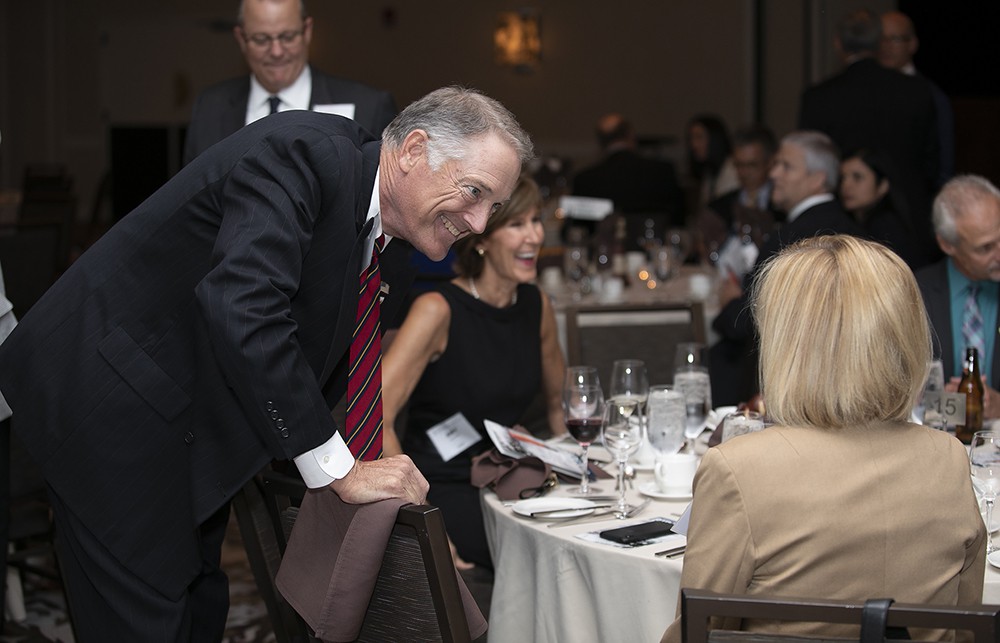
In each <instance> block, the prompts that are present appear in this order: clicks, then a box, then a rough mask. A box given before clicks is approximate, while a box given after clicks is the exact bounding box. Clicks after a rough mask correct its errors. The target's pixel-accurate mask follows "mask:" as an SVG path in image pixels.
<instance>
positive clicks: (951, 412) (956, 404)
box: [924, 391, 965, 426]
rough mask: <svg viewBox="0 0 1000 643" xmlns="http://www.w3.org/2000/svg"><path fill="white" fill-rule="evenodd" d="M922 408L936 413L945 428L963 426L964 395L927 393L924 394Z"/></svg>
mask: <svg viewBox="0 0 1000 643" xmlns="http://www.w3.org/2000/svg"><path fill="white" fill-rule="evenodd" d="M924 406H925V407H926V408H927V409H928V410H930V411H934V412H935V413H938V414H939V415H940V416H941V418H942V419H943V420H944V423H945V425H946V426H955V425H958V424H965V393H945V392H944V391H927V392H925V393H924Z"/></svg>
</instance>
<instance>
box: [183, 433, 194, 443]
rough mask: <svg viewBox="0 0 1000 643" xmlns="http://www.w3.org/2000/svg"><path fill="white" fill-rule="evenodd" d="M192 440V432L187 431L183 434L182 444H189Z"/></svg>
mask: <svg viewBox="0 0 1000 643" xmlns="http://www.w3.org/2000/svg"><path fill="white" fill-rule="evenodd" d="M192 442H194V433H191V432H190V431H188V432H187V433H185V434H184V444H191V443H192Z"/></svg>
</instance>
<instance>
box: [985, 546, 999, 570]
mask: <svg viewBox="0 0 1000 643" xmlns="http://www.w3.org/2000/svg"><path fill="white" fill-rule="evenodd" d="M986 562H988V563H989V564H990V565H993V566H994V567H996V568H997V569H1000V550H997V551H995V552H993V553H992V554H990V555H989V556H987V557H986Z"/></svg>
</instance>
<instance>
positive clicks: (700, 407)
mask: <svg viewBox="0 0 1000 643" xmlns="http://www.w3.org/2000/svg"><path fill="white" fill-rule="evenodd" d="M674 386H676V387H677V390H678V391H680V392H681V393H683V394H684V403H685V406H686V408H687V436H688V437H689V438H695V437H698V434H699V433H700V432H701V428H702V425H703V424H704V423H705V418H706V417H708V414H709V413H711V412H712V383H711V380H710V379H709V377H708V368H707V367H705V366H697V365H690V366H682V367H680V368H678V369H677V370H675V371H674Z"/></svg>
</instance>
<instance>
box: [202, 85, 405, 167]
mask: <svg viewBox="0 0 1000 643" xmlns="http://www.w3.org/2000/svg"><path fill="white" fill-rule="evenodd" d="M310 70H311V71H312V96H310V97H309V108H310V109H313V108H314V107H315V106H316V105H325V104H329V103H354V105H355V110H354V121H355V122H357V123H358V125H360V126H361V127H363V128H364V129H366V130H368V132H369V133H371V134H373V135H374V136H375V138H380V137H381V136H382V130H384V129H385V126H386V125H388V124H389V122H390V121H392V119H393V118H395V116H396V104H395V102H394V101H393V100H392V96H391V95H390V94H389V93H388V92H384V91H381V90H378V89H374V88H372V87H369V86H368V85H364V84H362V83H358V82H354V81H352V80H345V79H343V78H336V77H334V76H328V75H327V74H324V73H323V72H321V71H319V70H317V69H316V68H315V67H312V66H310ZM249 97H250V76H249V75H245V76H240V77H239V78H231V79H229V80H226V81H223V82H221V83H218V84H217V85H213V86H212V87H209V88H208V89H206V90H205V91H203V92H202V93H201V94H199V95H198V98H197V99H196V100H195V103H194V109H193V110H192V113H191V123H190V124H189V125H188V129H187V135H186V137H185V139H184V164H185V165H187V164H188V163H190V162H191V159H193V158H194V157H196V156H198V155H199V154H201V153H202V152H204V151H205V150H206V149H208V148H209V147H210V146H212V145H214V144H216V143H218V142H219V141H221V140H222V139H224V138H226V137H227V136H229V135H230V134H232V133H233V132H235V131H236V130H238V129H240V128H241V127H243V123H244V122H245V121H246V117H247V100H248V99H249Z"/></svg>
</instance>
